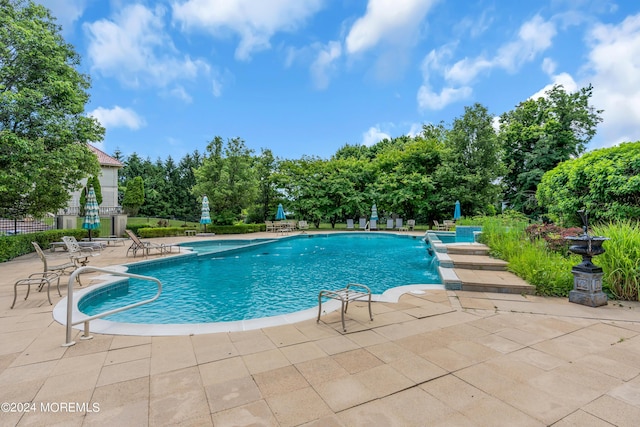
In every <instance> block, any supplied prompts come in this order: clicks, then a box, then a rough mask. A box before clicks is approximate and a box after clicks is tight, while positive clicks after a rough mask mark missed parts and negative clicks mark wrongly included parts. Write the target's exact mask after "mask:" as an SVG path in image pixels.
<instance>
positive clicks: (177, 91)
mask: <svg viewBox="0 0 640 427" xmlns="http://www.w3.org/2000/svg"><path fill="white" fill-rule="evenodd" d="M169 94H170V95H171V96H173V97H174V98H178V99H181V100H182V101H184V102H185V103H186V104H191V102H193V98H192V97H191V95H189V93H187V91H186V90H185V88H184V87H182V86H180V85H178V86H176V87H174V88H173V89H171V90H170V91H169Z"/></svg>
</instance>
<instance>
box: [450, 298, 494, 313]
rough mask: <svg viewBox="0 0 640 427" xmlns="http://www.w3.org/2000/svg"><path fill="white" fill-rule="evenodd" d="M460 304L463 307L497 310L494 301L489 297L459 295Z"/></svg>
mask: <svg viewBox="0 0 640 427" xmlns="http://www.w3.org/2000/svg"><path fill="white" fill-rule="evenodd" d="M459 301H460V305H461V306H462V307H463V308H465V309H475V310H497V309H498V307H497V306H496V304H495V302H494V301H492V300H490V299H482V298H467V297H460V299H459Z"/></svg>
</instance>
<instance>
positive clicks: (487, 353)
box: [448, 341, 500, 363]
mask: <svg viewBox="0 0 640 427" xmlns="http://www.w3.org/2000/svg"><path fill="white" fill-rule="evenodd" d="M448 347H449V348H450V349H451V350H453V351H455V352H457V353H460V354H462V355H463V356H466V357H468V358H469V359H470V360H472V361H473V362H474V363H477V362H484V361H485V360H488V359H490V358H492V357H496V356H497V355H499V354H500V353H499V352H497V351H496V350H493V349H492V348H489V347H487V346H485V345H482V344H478V343H476V342H473V341H459V342H455V343H451V344H449V345H448Z"/></svg>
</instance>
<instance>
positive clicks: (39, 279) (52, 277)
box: [10, 271, 62, 308]
mask: <svg viewBox="0 0 640 427" xmlns="http://www.w3.org/2000/svg"><path fill="white" fill-rule="evenodd" d="M53 281H55V282H56V287H57V288H58V296H60V297H61V296H62V294H61V293H60V275H59V274H58V273H54V272H52V271H48V272H45V273H33V274H31V275H29V277H28V278H26V279H19V280H17V281H16V282H15V284H14V285H13V303H11V307H10V308H13V307H14V306H15V305H16V299H17V298H18V286H21V285H23V286H27V294H26V295H25V297H24V299H25V301H26V300H27V298H29V293H30V292H31V285H38V292H40V291H41V290H42V288H43V287H44V285H45V284H46V285H47V299H48V300H49V305H52V304H53V303H52V302H51V282H53Z"/></svg>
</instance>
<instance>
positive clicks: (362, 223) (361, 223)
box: [358, 218, 367, 230]
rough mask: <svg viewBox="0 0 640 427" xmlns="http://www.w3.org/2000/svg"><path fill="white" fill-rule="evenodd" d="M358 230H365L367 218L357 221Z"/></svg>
mask: <svg viewBox="0 0 640 427" xmlns="http://www.w3.org/2000/svg"><path fill="white" fill-rule="evenodd" d="M358 228H359V229H360V230H364V229H365V228H367V218H360V219H359V220H358Z"/></svg>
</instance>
